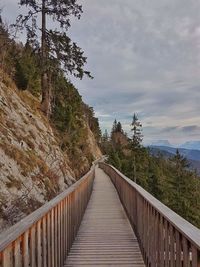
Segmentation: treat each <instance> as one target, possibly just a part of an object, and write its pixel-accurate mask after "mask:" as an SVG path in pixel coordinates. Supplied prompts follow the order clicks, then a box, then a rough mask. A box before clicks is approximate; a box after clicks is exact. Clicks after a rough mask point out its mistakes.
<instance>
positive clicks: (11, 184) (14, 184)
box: [6, 175, 22, 190]
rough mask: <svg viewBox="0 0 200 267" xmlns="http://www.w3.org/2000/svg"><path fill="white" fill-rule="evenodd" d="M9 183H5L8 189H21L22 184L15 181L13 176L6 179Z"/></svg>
mask: <svg viewBox="0 0 200 267" xmlns="http://www.w3.org/2000/svg"><path fill="white" fill-rule="evenodd" d="M8 179H9V181H8V182H7V183H6V186H7V187H8V188H13V187H15V188H17V190H20V189H21V188H22V182H21V181H19V180H17V179H16V178H15V177H14V176H13V175H11V176H10V177H8Z"/></svg>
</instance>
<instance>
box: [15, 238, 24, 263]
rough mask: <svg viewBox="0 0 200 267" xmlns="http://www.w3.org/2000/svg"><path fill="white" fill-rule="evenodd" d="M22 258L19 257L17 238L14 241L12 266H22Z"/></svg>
mask: <svg viewBox="0 0 200 267" xmlns="http://www.w3.org/2000/svg"><path fill="white" fill-rule="evenodd" d="M21 260H22V258H21V240H20V238H18V239H17V240H15V242H14V262H15V264H14V266H15V267H21V266H22V261H21Z"/></svg>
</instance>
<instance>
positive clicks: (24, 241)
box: [22, 231, 30, 267]
mask: <svg viewBox="0 0 200 267" xmlns="http://www.w3.org/2000/svg"><path fill="white" fill-rule="evenodd" d="M28 239H29V231H26V232H25V233H24V234H23V238H22V259H23V263H24V265H23V267H29V263H30V257H29V243H28Z"/></svg>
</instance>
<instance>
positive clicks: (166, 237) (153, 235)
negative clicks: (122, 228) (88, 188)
mask: <svg viewBox="0 0 200 267" xmlns="http://www.w3.org/2000/svg"><path fill="white" fill-rule="evenodd" d="M99 166H100V168H102V169H103V170H104V171H105V172H106V173H107V174H108V176H110V178H111V180H112V182H113V184H114V185H115V187H116V189H117V191H118V194H119V197H120V199H121V202H122V204H123V206H124V208H125V210H126V212H127V215H128V217H129V220H130V222H131V224H132V227H133V229H134V231H135V233H136V235H137V238H138V241H139V244H140V248H141V251H142V254H143V257H144V261H145V264H146V266H148V267H150V266H151V267H169V266H170V267H200V230H199V229H197V228H196V227H194V226H193V225H192V224H190V223H189V222H187V221H186V220H184V219H183V218H182V217H180V216H179V215H177V214H176V213H175V212H173V211H172V210H170V209H169V208H167V207H166V206H165V205H163V204H162V203H161V202H160V201H158V200H157V199H156V198H154V197H153V196H152V195H151V194H149V193H148V192H146V191H145V190H144V189H143V188H141V187H140V186H139V185H137V184H135V183H134V182H132V181H131V180H130V179H128V178H127V177H126V176H124V175H123V174H122V173H120V172H119V171H118V170H117V169H115V168H114V167H113V166H110V165H108V164H105V163H99Z"/></svg>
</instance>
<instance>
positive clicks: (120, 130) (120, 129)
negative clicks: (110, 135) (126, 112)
mask: <svg viewBox="0 0 200 267" xmlns="http://www.w3.org/2000/svg"><path fill="white" fill-rule="evenodd" d="M116 132H119V133H122V132H123V130H122V125H121V122H120V121H118V123H117V126H116Z"/></svg>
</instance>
